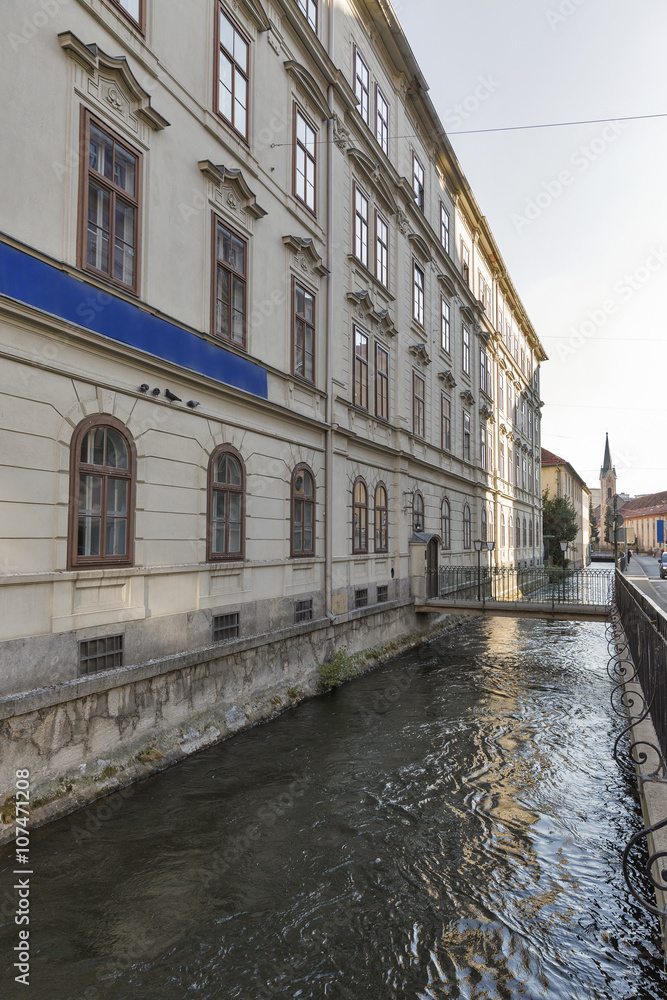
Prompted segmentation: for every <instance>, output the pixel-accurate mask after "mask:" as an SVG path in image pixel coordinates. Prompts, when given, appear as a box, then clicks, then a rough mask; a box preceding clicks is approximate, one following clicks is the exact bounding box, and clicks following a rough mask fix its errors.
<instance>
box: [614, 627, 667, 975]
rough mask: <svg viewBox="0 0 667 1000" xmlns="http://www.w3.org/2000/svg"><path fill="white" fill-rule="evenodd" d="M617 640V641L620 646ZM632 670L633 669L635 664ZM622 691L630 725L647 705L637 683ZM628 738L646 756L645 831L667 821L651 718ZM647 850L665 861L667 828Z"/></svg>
mask: <svg viewBox="0 0 667 1000" xmlns="http://www.w3.org/2000/svg"><path fill="white" fill-rule="evenodd" d="M657 610H659V609H657ZM616 638H617V643H616V645H617V648H624V649H625V652H624V655H625V656H627V657H629V656H630V654H629V652H628V651H627V649H626V648H625V647H626V644H625V640H624V639H621V636H620V635H618V634H617V637H616ZM618 640H620V642H619V641H618ZM634 666H635V668H636V664H635V665H634ZM623 691H624V702H625V708H626V712H627V715H628V721H630V720H631V717H632V712H633V705H634V706H635V707H636V706H638V705H645V704H647V702H646V699H645V697H644V692H643V690H642V686H641V684H640V683H639V681H638V680H633V681H629V682H626V683H625V684H624V685H623ZM629 735H630V742H631V744H632V745H635V744H637V745H638V746H637V751H638V752H637V753H636V754H635V756H637V757H640V756H641V755H643V754H645V755H646V760H644V761H642V760H636V761H635V773H636V776H637V790H638V793H639V801H640V805H641V810H642V817H643V820H644V827H645V828H646V829H648V828H649V827H651V826H653V825H654V824H655V823H659V822H661V821H662V820H664V819H665V818H667V784H665V783H664V782H661V781H656V780H651V776H652V775H655V773H656V771H658V769H659V767H660V757H659V755H658V753H657V752H656V751H655V750H652V749H650V748H651V747H658V746H659V745H660V744H659V741H658V736H657V734H656V731H655V729H654V727H653V723H652V722H651V718H650V716H648V717H647V718H646V719H644V720H643V721H641V722H637V723H634V724H633V725H632V726H631V728H630V734H629ZM646 846H647V850H648V856H649V857H652V856H653V855H654V854H663V855H664V857H663V862H664V861H665V860H667V826H666V827H663V828H662V829H660V830H656V831H655V832H653V833H650V834H648V836H647V838H646ZM666 867H667V865H665V864H664V863H663V864H662V865H661V870H663V869H665V868H666ZM654 891H655V905H656V906H657V907H658V909H660V910H662V911H663V916H661V917H660V918H659V921H660V937H661V941H662V951H663V954H664V955H665V957H666V958H667V918H666V917H665V915H664V914H666V913H667V892H665V891H664V890H662V889H660V888H658V887H656V886H654Z"/></svg>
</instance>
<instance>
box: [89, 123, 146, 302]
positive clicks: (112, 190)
mask: <svg viewBox="0 0 667 1000" xmlns="http://www.w3.org/2000/svg"><path fill="white" fill-rule="evenodd" d="M91 124H92V125H94V126H95V128H97V129H99V131H100V132H102V133H103V134H104V135H105V136H106V137H107V138H108V139H110V140H111V141H112V142H113V143H115V144H117V145H118V146H120V147H121V149H124V150H125V152H126V153H128V154H129V155H130V156H133V157H134V159H135V160H136V170H135V193H134V195H129V194H128V193H127V192H126V191H124V190H123V189H122V188H120V187H118V186H117V185H116V184H114V183H113V181H111V180H109V179H108V178H106V177H104V176H103V175H102V174H99V173H98V172H97V171H96V170H93V169H92V168H91V166H90V126H91ZM79 128H80V133H79V134H80V139H79V142H80V157H79V158H80V164H81V166H80V172H79V204H78V210H79V225H78V235H77V266H78V267H79V268H81V270H82V271H87V272H88V274H94V275H95V276H96V277H98V278H101V279H102V281H108V282H109V283H110V284H112V285H114V286H115V287H116V288H122V289H123V290H124V291H126V292H129V293H130V294H133V295H137V296H138V295H139V289H140V286H141V229H142V227H141V217H142V187H143V184H142V180H143V154H142V153H141V152H140V151H139V150H138V149H136V148H135V147H134V146H133V145H132V144H131V143H130V142H128V141H127V140H126V139H125V138H124V137H123V136H122V135H120V134H119V133H118V132H116V131H115V130H114V129H112V128H110V127H109V126H108V125H107V124H106V122H104V121H102V120H101V119H100V118H97V117H96V116H95V115H94V114H92V113H91V112H90V111H89V110H88V108H84V107H83V106H82V108H81V116H80V123H79ZM91 180H92V181H94V182H95V183H96V184H97V185H98V187H100V188H103V189H105V190H106V191H107V192H108V194H109V253H108V258H109V262H108V268H107V270H106V271H103V270H101V269H100V268H97V267H94V266H93V265H92V264H89V263H88V195H89V186H90V182H91ZM117 197H120V199H121V200H122V201H125V202H127V203H128V204H129V205H131V207H132V208H133V209H134V233H133V237H134V275H133V278H134V280H133V282H132V284H128V283H127V282H125V281H121V280H120V279H119V278H116V277H114V275H113V263H114V259H115V254H114V234H115V224H116V211H115V206H116V198H117Z"/></svg>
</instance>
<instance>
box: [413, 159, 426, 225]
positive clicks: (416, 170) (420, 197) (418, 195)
mask: <svg viewBox="0 0 667 1000" xmlns="http://www.w3.org/2000/svg"><path fill="white" fill-rule="evenodd" d="M412 190H413V192H414V196H415V201H416V202H417V208H418V209H419V210H420V212H423V211H424V168H423V166H422V165H421V163H420V162H419V160H418V159H417V157H416V156H415V154H414V153H413V154H412Z"/></svg>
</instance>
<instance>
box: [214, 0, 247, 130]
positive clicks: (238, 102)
mask: <svg viewBox="0 0 667 1000" xmlns="http://www.w3.org/2000/svg"><path fill="white" fill-rule="evenodd" d="M249 56H250V43H249V41H248V39H247V38H246V37H245V36H244V35H243V34H241V32H240V31H239V29H238V28H237V27H236V25H235V24H234V22H233V21H232V19H231V18H230V17H229V16H228V14H227V13H226V11H225V9H224V7H223V6H222V4H220V5H219V10H218V88H217V91H218V92H217V95H216V110H217V112H218V114H219V115H220V116H221V117H222V118H224V119H225V121H226V122H228V123H229V124H230V125H231V126H232V128H234V129H235V130H236V131H237V132H238V133H239V134H240V135H241V136H243V138H244V139H247V138H248V88H249Z"/></svg>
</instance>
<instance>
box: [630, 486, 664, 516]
mask: <svg viewBox="0 0 667 1000" xmlns="http://www.w3.org/2000/svg"><path fill="white" fill-rule="evenodd" d="M621 511H622V513H623V517H648V516H652V515H656V514H667V490H663V491H662V493H647V494H646V495H645V496H643V497H635V499H634V500H628V501H627V503H625V504H623V506H622V507H621Z"/></svg>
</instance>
